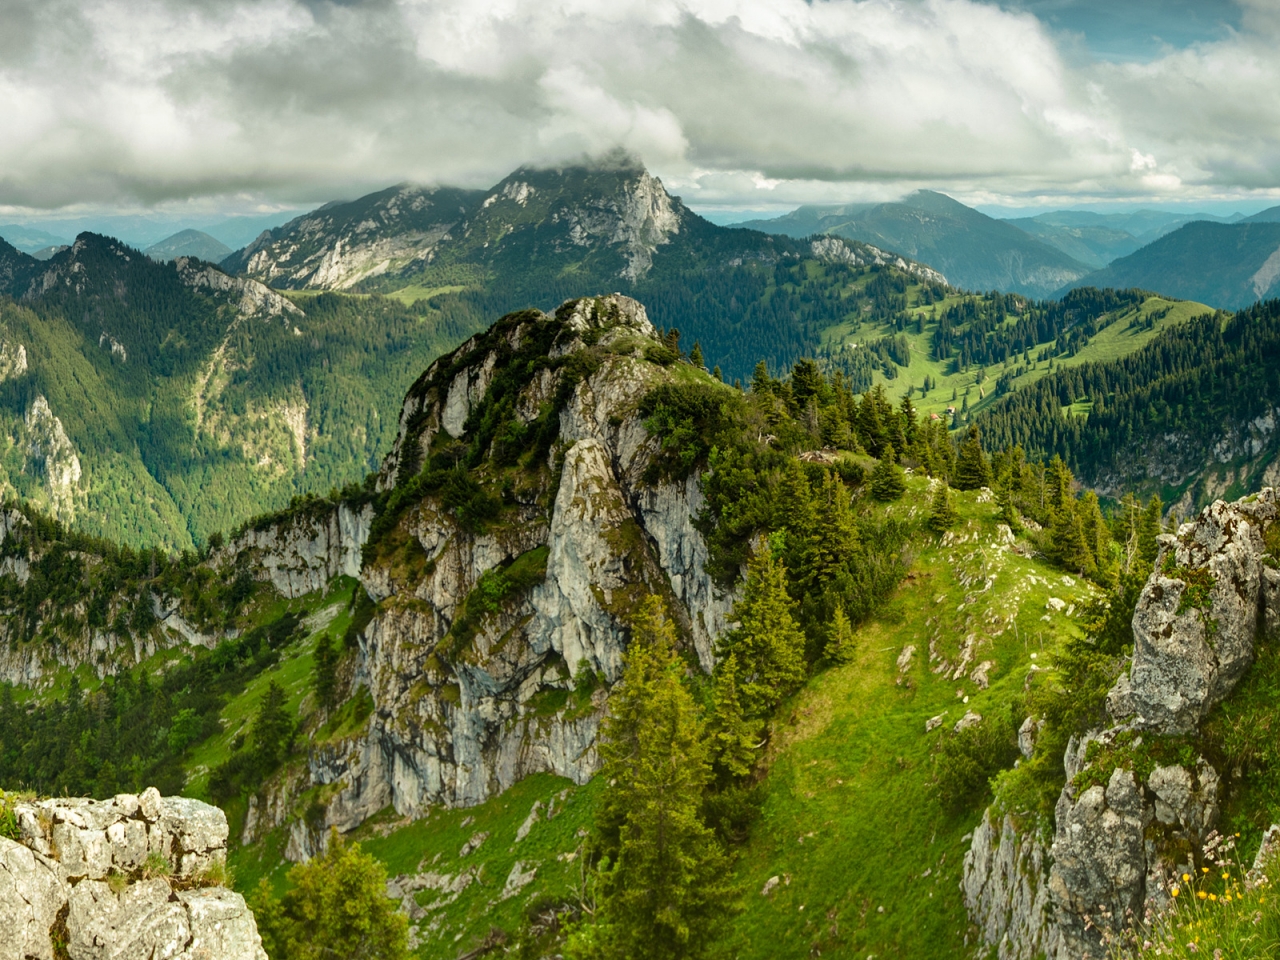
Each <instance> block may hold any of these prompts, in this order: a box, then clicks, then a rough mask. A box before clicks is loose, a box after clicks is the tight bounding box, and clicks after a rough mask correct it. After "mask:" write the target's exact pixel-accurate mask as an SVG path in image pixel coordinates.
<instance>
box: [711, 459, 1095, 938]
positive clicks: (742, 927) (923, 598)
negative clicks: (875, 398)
mask: <svg viewBox="0 0 1280 960" xmlns="http://www.w3.org/2000/svg"><path fill="white" fill-rule="evenodd" d="M978 499H979V494H976V493H962V494H956V495H955V502H956V506H957V509H958V510H959V512H960V514H961V517H962V521H961V523H960V524H958V525H957V526H956V528H955V529H954V530H953V531H952V533H951V534H950V535H949V536H948V537H947V538H946V541H945V542H944V541H943V540H939V539H936V538H926V539H923V540H921V541H918V542H917V544H916V548H917V550H918V552H917V554H916V558H915V562H914V563H913V565H912V568H911V572H910V573H909V574H908V576H907V578H906V580H905V581H904V582H903V583H902V585H901V586H900V587H899V588H898V590H897V592H896V594H895V595H894V596H893V597H892V598H891V600H890V601H889V602H888V603H887V604H886V605H885V606H884V608H883V609H882V610H880V611H879V613H878V614H877V615H875V616H874V617H873V619H872V620H871V621H869V622H868V623H866V624H864V625H863V626H862V627H861V628H860V629H859V630H858V633H857V641H858V648H857V649H858V655H857V658H856V659H855V661H854V662H853V663H850V664H848V665H846V666H840V667H835V668H832V669H829V670H827V671H826V672H824V673H821V674H819V675H818V676H816V677H814V678H813V679H812V680H811V681H810V682H809V683H808V685H807V686H806V687H805V688H804V689H803V690H802V691H801V692H800V693H799V694H798V695H797V696H796V697H795V698H794V699H793V700H792V701H791V702H790V703H789V704H787V705H785V706H784V707H783V708H782V710H781V713H780V715H779V717H778V719H777V720H776V721H775V724H774V739H773V742H772V743H771V744H770V747H769V756H768V758H767V762H766V769H767V773H766V775H765V777H764V780H763V784H762V788H763V793H764V803H763V808H762V813H761V816H760V819H759V820H758V821H757V823H756V824H755V825H754V826H753V828H752V830H751V835H750V838H749V840H748V841H747V843H746V845H745V847H744V849H743V851H742V857H741V860H740V862H739V866H738V876H739V879H740V880H741V882H742V884H743V887H744V890H745V894H744V896H745V906H746V909H745V911H744V912H743V913H742V914H741V916H740V917H739V918H738V920H737V921H736V923H735V924H734V928H733V931H732V934H731V936H730V940H729V946H730V949H731V951H732V952H733V954H734V955H736V956H739V957H743V958H747V957H759V958H766V957H805V956H816V955H819V954H822V955H838V956H867V955H869V954H874V955H875V956H877V957H899V958H941V957H961V956H967V955H968V951H967V950H966V949H965V940H964V938H965V934H966V932H967V927H968V923H967V920H966V917H965V912H964V908H963V904H962V902H961V899H960V892H959V889H958V886H959V879H960V865H961V860H962V857H963V854H964V851H965V849H966V846H967V844H966V836H965V835H966V834H968V833H969V831H971V830H972V829H973V827H974V825H975V824H976V822H977V820H978V817H979V816H980V813H981V811H980V810H977V809H974V810H969V811H966V812H964V813H961V814H948V813H947V812H945V811H944V810H943V809H942V808H941V806H940V805H939V803H938V800H937V796H936V789H935V786H934V784H933V777H934V768H933V764H932V754H933V751H934V749H935V748H936V747H937V745H938V743H939V742H940V740H941V739H942V738H943V737H945V736H947V735H948V732H949V731H950V729H951V727H952V726H953V725H954V724H955V723H956V721H958V720H959V719H960V718H961V717H962V716H963V715H964V714H965V712H966V711H967V710H973V711H976V712H977V713H979V714H982V715H983V716H997V715H999V714H1001V713H1008V712H1009V711H1010V709H1011V704H1013V703H1015V702H1016V701H1017V699H1018V698H1019V697H1020V696H1021V694H1022V690H1023V682H1024V679H1025V678H1026V676H1027V672H1028V670H1029V669H1030V668H1031V666H1032V665H1033V663H1035V661H1036V660H1037V659H1040V660H1041V661H1042V662H1045V661H1047V659H1048V656H1049V655H1050V654H1051V653H1052V652H1053V650H1054V648H1055V646H1056V644H1057V643H1058V642H1059V640H1060V639H1061V638H1063V637H1064V636H1066V635H1068V634H1074V633H1078V632H1079V629H1080V628H1079V626H1078V622H1077V619H1076V618H1075V617H1074V616H1071V615H1068V613H1067V611H1071V612H1072V613H1074V612H1076V611H1078V610H1079V608H1080V607H1081V605H1082V604H1083V602H1084V601H1085V600H1086V599H1087V598H1088V597H1089V596H1090V594H1091V591H1092V590H1093V589H1094V588H1092V587H1090V586H1089V585H1088V584H1086V583H1085V582H1083V581H1080V580H1078V579H1076V578H1072V577H1067V576H1064V575H1063V574H1062V573H1061V572H1060V571H1058V570H1056V569H1054V568H1052V567H1049V566H1048V565H1046V564H1045V563H1044V562H1043V561H1042V560H1039V559H1036V558H1030V557H1024V556H1021V555H1019V554H1018V553H1015V552H1013V551H1012V550H1008V549H1005V548H1004V547H1003V546H1002V543H1001V539H1000V536H999V534H998V531H997V522H998V521H997V520H996V517H995V513H996V509H995V505H994V504H993V503H990V502H988V503H980V502H978ZM889 509H891V510H894V511H908V512H916V513H917V514H919V513H926V512H927V510H928V496H927V482H926V481H925V480H923V479H912V480H911V481H910V482H909V492H908V494H907V496H906V497H905V498H904V499H903V500H902V501H900V502H899V503H898V504H895V505H894V506H892V507H890V508H889ZM1051 596H1052V597H1058V598H1060V599H1062V600H1063V601H1065V602H1066V603H1067V604H1068V606H1067V608H1066V610H1064V611H1062V612H1053V611H1050V610H1049V609H1048V608H1047V607H1046V603H1047V601H1048V599H1049V598H1050V597H1051ZM1073 608H1075V609H1074V610H1073ZM970 636H972V637H974V638H975V640H976V645H975V648H974V654H973V659H972V663H971V664H970V667H969V670H967V671H966V672H965V673H966V675H965V676H962V677H961V678H960V679H952V676H953V675H954V670H951V671H948V672H947V673H945V674H942V673H935V672H934V671H933V669H932V668H933V667H935V666H938V664H937V663H934V664H931V663H930V654H929V651H930V648H931V646H932V648H933V649H934V650H935V651H936V652H937V653H938V654H940V655H941V657H942V658H943V659H945V660H946V661H948V662H949V663H951V664H953V665H955V664H958V661H959V651H960V647H961V645H963V643H964V642H965V640H966V638H968V637H970ZM908 645H911V646H914V647H915V655H914V656H913V657H912V658H911V659H910V662H909V665H908V666H907V667H906V669H905V670H903V671H899V669H898V666H897V661H898V658H899V656H900V655H901V654H902V651H903V649H904V648H905V647H907V646H908ZM985 661H992V662H993V663H994V666H992V667H991V668H990V670H989V676H990V686H989V688H988V689H986V690H983V689H981V688H980V687H979V685H978V684H976V683H974V682H973V680H972V679H970V678H969V676H968V675H967V674H969V673H971V671H972V668H973V667H974V666H977V665H978V664H980V663H982V662H985ZM941 714H945V718H944V720H943V723H942V725H941V726H940V727H939V728H938V729H936V730H934V731H933V732H932V733H926V731H925V722H926V721H927V720H929V719H930V718H931V717H934V716H938V715H941ZM1021 720H1022V718H1021V716H1019V717H1017V719H1016V722H1019V723H1020V722H1021ZM926 872H927V873H928V875H927V876H926V875H925V874H926ZM773 876H778V877H780V878H782V882H781V883H780V884H779V885H778V886H777V888H776V889H775V890H774V891H773V892H772V893H771V894H770V895H769V896H767V897H766V896H762V895H761V891H762V890H763V888H764V886H765V883H766V882H767V881H768V880H769V878H770V877H773ZM881 908H883V911H882V910H881Z"/></svg>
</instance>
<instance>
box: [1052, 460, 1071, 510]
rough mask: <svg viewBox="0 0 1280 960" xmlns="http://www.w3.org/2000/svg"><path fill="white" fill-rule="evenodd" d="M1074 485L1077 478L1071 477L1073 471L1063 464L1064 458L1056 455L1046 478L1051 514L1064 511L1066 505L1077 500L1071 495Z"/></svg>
mask: <svg viewBox="0 0 1280 960" xmlns="http://www.w3.org/2000/svg"><path fill="white" fill-rule="evenodd" d="M1074 483H1075V477H1073V476H1072V475H1071V470H1070V469H1069V468H1068V467H1067V465H1066V464H1065V463H1064V462H1063V460H1062V458H1061V457H1060V456H1058V455H1057V454H1056V453H1055V454H1054V455H1053V459H1052V460H1050V461H1049V471H1048V474H1047V475H1046V477H1045V484H1046V493H1047V497H1048V501H1049V510H1050V512H1051V513H1056V512H1057V511H1059V510H1061V509H1062V505H1063V504H1064V503H1068V502H1071V501H1073V500H1074V499H1075V498H1074V497H1073V496H1072V495H1071V487H1072V484H1074Z"/></svg>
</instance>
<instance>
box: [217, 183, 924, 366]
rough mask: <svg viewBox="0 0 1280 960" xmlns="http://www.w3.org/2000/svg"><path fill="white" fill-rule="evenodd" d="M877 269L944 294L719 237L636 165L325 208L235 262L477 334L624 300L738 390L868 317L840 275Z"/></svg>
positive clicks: (734, 234) (838, 256) (899, 260)
mask: <svg viewBox="0 0 1280 960" xmlns="http://www.w3.org/2000/svg"><path fill="white" fill-rule="evenodd" d="M878 265H889V266H890V267H891V269H897V270H900V271H903V272H905V273H907V274H908V275H910V276H912V277H916V278H919V279H922V280H924V281H927V282H930V283H945V278H944V277H942V276H941V275H939V274H938V273H936V272H935V271H933V270H931V269H929V268H927V267H925V266H922V265H920V264H917V263H914V262H912V261H910V260H908V259H904V258H903V257H901V256H899V255H897V254H894V253H886V252H884V251H882V250H880V249H877V248H875V247H870V246H868V245H866V244H859V243H855V242H845V241H840V240H834V239H832V240H826V241H819V242H818V243H817V244H814V243H810V242H807V241H802V240H792V239H789V238H786V237H774V236H767V235H764V234H760V233H753V232H746V231H740V230H730V229H726V228H723V227H718V226H715V225H714V224H712V223H709V222H708V221H706V220H704V219H703V218H701V217H699V216H698V215H697V214H695V213H693V212H692V211H690V210H689V209H688V208H686V207H685V206H684V204H682V203H681V202H680V200H679V199H678V198H676V197H672V196H670V195H669V194H668V193H667V192H666V190H665V189H664V188H663V186H662V184H661V182H660V181H659V180H657V179H656V178H655V177H653V176H651V175H650V174H649V173H648V172H647V171H646V170H645V169H644V167H643V166H640V165H639V164H637V163H636V162H635V161H633V160H629V159H627V158H613V160H610V161H605V162H601V163H597V164H593V165H583V166H568V167H564V168H558V169H521V170H517V171H516V172H514V173H512V174H511V175H510V176H508V177H507V178H505V179H504V180H503V181H502V182H500V183H498V184H497V185H496V186H494V187H493V188H492V189H491V190H487V191H471V192H467V191H457V190H446V189H443V188H441V189H438V190H434V189H428V188H419V187H412V186H401V187H395V188H391V189H388V190H385V191H382V192H380V193H375V194H370V195H369V196H367V197H364V198H362V199H360V200H357V201H354V202H351V203H344V204H331V205H328V206H326V207H322V208H321V209H320V210H317V211H315V212H314V213H312V214H308V215H307V216H305V217H300V218H298V219H296V220H294V221H291V222H290V223H287V224H285V225H284V226H282V227H279V228H277V229H276V230H273V231H270V232H269V233H267V234H264V235H263V236H262V237H260V238H259V239H258V240H256V241H255V242H254V243H253V244H250V245H249V246H248V247H246V248H245V249H244V250H242V251H239V252H238V253H237V254H235V255H234V256H233V257H231V258H229V259H227V260H226V261H224V263H223V266H224V267H225V268H226V269H228V270H230V271H232V272H235V271H241V272H243V273H244V274H245V275H246V276H249V277H252V278H254V279H258V280H261V281H262V282H264V283H269V284H275V285H278V286H281V287H288V288H294V289H303V288H305V289H344V290H358V291H362V292H380V293H384V294H387V295H389V296H393V297H396V298H398V299H401V300H403V301H405V302H414V301H418V300H430V302H431V303H432V304H434V305H435V306H437V307H439V308H440V309H443V310H446V311H447V312H450V313H451V314H465V315H466V316H468V317H471V318H473V319H474V321H475V323H476V325H477V327H479V326H481V325H483V323H484V322H486V321H487V318H490V317H493V316H497V315H500V314H502V313H505V312H507V311H510V310H517V309H522V308H525V307H537V308H539V309H551V308H553V307H554V306H555V305H556V304H558V303H560V302H561V301H563V300H565V299H566V298H569V297H574V296H584V295H590V294H594V293H596V292H597V291H599V290H602V289H603V290H621V291H623V292H625V293H627V294H628V295H631V296H635V297H637V298H639V299H641V300H642V301H644V302H645V303H646V304H647V305H648V308H649V312H650V314H651V316H652V318H653V322H654V323H655V324H657V325H658V326H659V327H662V328H664V329H671V328H675V329H678V330H680V331H681V332H682V333H683V334H684V336H685V338H686V341H687V342H692V341H695V340H696V341H698V342H699V343H700V344H701V346H702V350H703V352H704V354H705V355H706V357H707V358H708V360H709V362H710V363H711V364H712V365H718V366H719V367H720V368H721V369H722V371H723V372H724V374H725V376H726V378H727V379H730V380H732V379H733V378H734V377H746V376H749V375H750V372H751V370H752V368H753V367H754V365H755V363H756V361H757V360H760V359H764V360H766V361H767V362H768V363H770V364H771V365H773V366H774V367H775V368H776V367H785V366H790V365H791V363H793V362H794V361H795V360H796V359H797V358H799V357H800V356H804V355H806V354H808V353H811V352H812V350H813V349H814V346H815V345H816V344H817V343H818V341H819V338H820V336H821V331H822V330H823V329H825V328H826V327H827V326H829V325H831V324H832V323H835V322H837V321H840V320H842V319H846V318H848V317H850V316H852V315H855V314H856V313H857V311H859V310H863V309H867V301H866V300H865V299H863V297H862V295H861V292H860V290H859V289H858V287H857V286H854V285H852V284H851V283H850V281H851V280H856V279H857V278H858V276H860V275H861V276H865V274H866V271H865V270H862V271H859V270H857V269H843V268H857V267H860V266H861V267H866V266H878ZM876 306H877V307H879V306H880V304H877V305H876Z"/></svg>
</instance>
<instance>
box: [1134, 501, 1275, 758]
mask: <svg viewBox="0 0 1280 960" xmlns="http://www.w3.org/2000/svg"><path fill="white" fill-rule="evenodd" d="M1275 515H1276V506H1275V494H1274V491H1272V490H1271V489H1269V488H1268V489H1266V490H1263V491H1262V492H1261V493H1260V494H1258V496H1257V497H1256V499H1251V500H1248V501H1239V502H1237V503H1224V502H1223V501H1221V500H1219V501H1217V502H1215V503H1213V504H1211V505H1210V506H1208V507H1206V508H1205V509H1204V510H1203V511H1202V512H1201V514H1200V516H1199V517H1198V518H1197V519H1196V521H1195V522H1193V523H1188V524H1183V526H1182V527H1181V528H1180V529H1179V531H1178V533H1177V535H1176V536H1174V535H1172V534H1165V535H1164V536H1162V537H1161V538H1160V557H1159V559H1158V560H1157V562H1156V572H1155V573H1154V574H1152V576H1151V578H1150V579H1149V580H1148V581H1147V585H1146V587H1145V588H1144V589H1143V591H1142V596H1141V598H1140V599H1139V600H1138V607H1137V610H1136V611H1135V613H1134V617H1133V636H1134V650H1133V666H1132V669H1131V670H1130V672H1129V675H1128V677H1127V678H1126V681H1125V682H1124V684H1123V685H1122V687H1121V689H1120V690H1119V691H1117V692H1116V694H1115V695H1114V696H1113V697H1112V704H1113V710H1114V711H1116V712H1117V719H1128V718H1130V717H1131V718H1132V720H1131V723H1132V725H1133V726H1134V727H1136V728H1139V729H1149V730H1158V731H1160V732H1162V733H1187V732H1189V731H1191V730H1194V729H1195V728H1196V727H1197V726H1198V725H1199V723H1200V721H1201V720H1203V719H1204V717H1205V715H1206V714H1207V713H1208V711H1209V709H1210V708H1212V707H1213V705H1214V704H1216V703H1218V702H1219V701H1220V700H1222V698H1223V697H1225V696H1226V695H1227V694H1228V693H1229V692H1230V691H1231V690H1232V689H1233V688H1234V687H1235V685H1236V683H1237V681H1239V679H1240V677H1241V675H1242V674H1243V673H1244V671H1245V670H1246V669H1248V667H1249V665H1250V664H1251V663H1253V644H1254V640H1255V638H1256V637H1257V634H1258V627H1259V617H1260V616H1263V617H1265V616H1266V612H1265V609H1266V608H1265V607H1264V605H1263V603H1262V598H1263V596H1264V594H1266V593H1268V592H1271V593H1273V594H1274V593H1275V591H1276V590H1277V589H1280V574H1278V573H1277V571H1275V570H1273V569H1271V568H1270V567H1267V566H1265V565H1264V564H1263V563H1262V555H1263V553H1265V552H1266V548H1265V546H1264V545H1263V542H1262V531H1263V528H1264V526H1265V525H1266V524H1267V523H1269V522H1271V520H1273V519H1274V518H1275ZM1273 609H1274V608H1273ZM1126 689H1127V695H1126V693H1125V690H1126Z"/></svg>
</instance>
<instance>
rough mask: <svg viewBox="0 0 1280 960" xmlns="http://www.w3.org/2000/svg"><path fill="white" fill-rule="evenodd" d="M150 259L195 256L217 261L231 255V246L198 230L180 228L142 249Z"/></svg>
mask: <svg viewBox="0 0 1280 960" xmlns="http://www.w3.org/2000/svg"><path fill="white" fill-rule="evenodd" d="M142 252H143V253H145V254H146V255H147V256H148V257H150V258H151V259H152V260H160V261H168V260H173V259H175V258H177V257H197V258H199V259H201V260H207V261H208V262H209V263H218V262H219V261H220V260H225V259H226V258H227V257H229V256H230V255H231V248H230V247H228V246H227V245H226V244H225V243H223V242H222V241H220V240H217V239H215V238H213V237H211V236H209V234H207V233H204V232H202V231H200V230H180V231H178V232H177V233H175V234H174V235H173V236H171V237H166V238H165V239H164V240H161V241H160V242H159V243H153V244H152V245H151V246H149V247H147V249H145V250H143V251H142Z"/></svg>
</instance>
